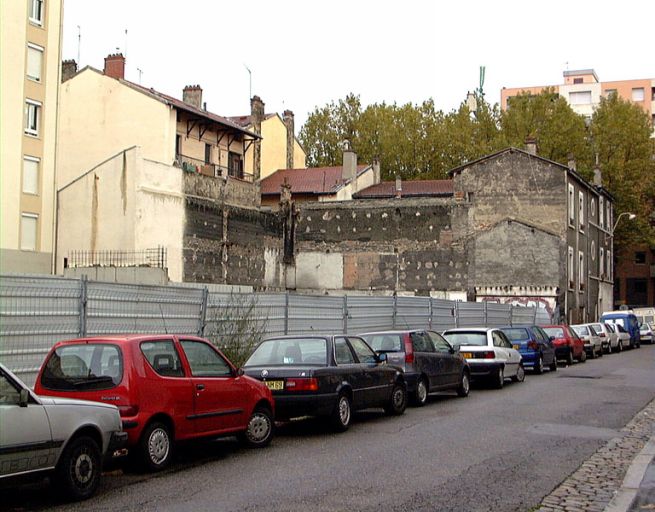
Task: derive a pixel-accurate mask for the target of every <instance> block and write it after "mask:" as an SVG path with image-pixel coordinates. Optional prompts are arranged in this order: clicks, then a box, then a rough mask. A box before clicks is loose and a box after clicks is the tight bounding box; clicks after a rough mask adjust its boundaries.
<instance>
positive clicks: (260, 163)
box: [229, 96, 306, 180]
mask: <svg viewBox="0 0 655 512" xmlns="http://www.w3.org/2000/svg"><path fill="white" fill-rule="evenodd" d="M250 111H251V113H250V115H249V116H236V117H230V118H229V119H230V120H231V121H233V122H235V123H237V124H238V125H240V126H242V127H244V128H246V129H248V130H251V131H253V132H255V133H259V134H260V135H261V136H262V141H261V142H259V143H258V142H255V144H253V145H252V146H251V147H249V148H248V150H247V151H246V156H245V169H246V172H248V173H250V174H252V175H253V176H254V177H255V179H256V180H257V179H261V178H266V177H267V176H270V175H271V174H273V173H274V172H275V171H277V170H278V169H295V168H302V167H305V158H306V155H305V150H304V149H303V148H302V146H301V145H300V142H299V141H298V138H297V137H296V135H295V127H294V115H293V112H292V111H291V110H285V111H284V113H283V114H282V117H280V115H279V114H277V113H269V114H266V113H264V102H263V101H262V100H261V98H260V97H259V96H253V97H252V99H251V100H250Z"/></svg>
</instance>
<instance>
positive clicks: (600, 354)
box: [598, 345, 603, 357]
mask: <svg viewBox="0 0 655 512" xmlns="http://www.w3.org/2000/svg"><path fill="white" fill-rule="evenodd" d="M598 357H603V346H602V345H601V346H600V350H598Z"/></svg>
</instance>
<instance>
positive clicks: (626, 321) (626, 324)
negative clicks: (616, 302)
mask: <svg viewBox="0 0 655 512" xmlns="http://www.w3.org/2000/svg"><path fill="white" fill-rule="evenodd" d="M600 321H601V322H603V323H611V324H615V325H620V326H621V327H623V329H625V331H626V332H627V333H628V334H629V335H630V343H629V346H630V348H639V347H640V346H641V340H640V336H639V322H638V321H637V317H636V316H635V314H634V313H632V312H631V311H606V312H605V313H603V314H602V315H601V317H600ZM623 346H624V348H625V345H623Z"/></svg>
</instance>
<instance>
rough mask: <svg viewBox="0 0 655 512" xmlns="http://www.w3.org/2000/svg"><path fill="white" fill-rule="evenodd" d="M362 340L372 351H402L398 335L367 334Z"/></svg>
mask: <svg viewBox="0 0 655 512" xmlns="http://www.w3.org/2000/svg"><path fill="white" fill-rule="evenodd" d="M362 338H364V340H366V343H368V344H369V345H370V346H371V348H372V349H373V350H375V351H378V352H402V351H403V350H404V348H403V340H402V336H401V335H400V334H367V335H365V336H362Z"/></svg>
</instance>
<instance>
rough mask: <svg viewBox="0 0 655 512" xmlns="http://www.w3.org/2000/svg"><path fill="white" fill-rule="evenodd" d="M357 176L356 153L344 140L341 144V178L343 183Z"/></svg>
mask: <svg viewBox="0 0 655 512" xmlns="http://www.w3.org/2000/svg"><path fill="white" fill-rule="evenodd" d="M356 175H357V153H355V152H354V151H353V149H352V147H351V146H350V141H348V140H345V141H344V144H343V168H342V170H341V178H342V179H343V180H344V181H347V180H351V179H353V178H354V177H355V176H356Z"/></svg>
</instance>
